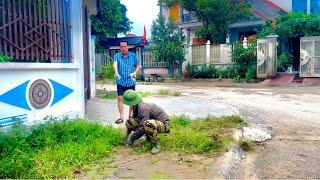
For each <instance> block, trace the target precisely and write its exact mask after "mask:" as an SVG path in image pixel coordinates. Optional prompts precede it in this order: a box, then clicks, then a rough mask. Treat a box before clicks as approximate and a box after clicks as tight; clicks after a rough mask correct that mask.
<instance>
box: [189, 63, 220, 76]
mask: <svg viewBox="0 0 320 180" xmlns="http://www.w3.org/2000/svg"><path fill="white" fill-rule="evenodd" d="M216 74H217V69H216V68H215V67H214V66H212V65H207V64H204V65H202V66H201V67H200V69H198V68H197V67H194V69H193V77H194V78H213V77H215V75H216Z"/></svg>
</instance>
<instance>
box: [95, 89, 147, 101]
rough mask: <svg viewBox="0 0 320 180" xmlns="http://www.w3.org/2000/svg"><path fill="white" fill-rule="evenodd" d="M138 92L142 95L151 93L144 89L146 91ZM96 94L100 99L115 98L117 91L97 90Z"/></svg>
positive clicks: (145, 95)
mask: <svg viewBox="0 0 320 180" xmlns="http://www.w3.org/2000/svg"><path fill="white" fill-rule="evenodd" d="M138 93H140V95H141V96H142V97H147V96H151V95H152V93H151V92H149V91H146V92H142V91H138ZM96 96H97V98H100V99H117V98H118V93H117V91H106V90H97V95H96Z"/></svg>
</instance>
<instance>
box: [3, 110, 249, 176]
mask: <svg viewBox="0 0 320 180" xmlns="http://www.w3.org/2000/svg"><path fill="white" fill-rule="evenodd" d="M243 125H245V122H244V121H243V120H242V119H241V118H240V117H237V116H231V117H222V118H214V117H208V118H200V119H197V120H195V121H191V120H190V119H189V118H188V117H185V116H174V117H172V121H171V124H170V128H171V132H170V133H168V134H160V140H161V144H162V150H163V151H167V152H178V153H189V154H205V155H209V156H215V155H218V154H219V153H221V152H224V151H226V150H227V149H228V147H229V145H230V144H231V143H234V142H235V140H233V139H232V134H233V133H232V129H233V128H238V127H240V126H243ZM123 139H124V131H123V130H119V129H115V128H112V127H104V126H102V125H100V124H97V123H92V122H89V121H85V120H62V121H53V120H52V121H48V122H46V123H43V124H39V125H35V126H31V127H26V126H23V125H15V126H13V127H12V128H11V129H10V130H7V131H6V132H0V163H1V166H0V178H3V179H7V178H13V179H25V178H26V179H29V178H31V179H40V178H41V179H51V178H74V177H76V175H77V173H79V172H81V171H90V170H91V168H92V164H96V165H98V166H99V167H100V168H98V169H97V173H99V172H98V171H100V173H101V172H104V170H103V169H101V168H103V167H104V168H110V167H106V164H105V163H106V162H107V160H106V159H111V158H112V154H113V153H116V152H117V150H120V149H121V148H127V147H125V146H124V143H123ZM139 143H140V144H139ZM150 148H151V144H150V143H147V142H146V143H144V142H143V140H139V141H138V143H137V147H135V150H136V151H139V152H142V153H149V150H150ZM114 168H115V167H114ZM108 172H111V171H108Z"/></svg>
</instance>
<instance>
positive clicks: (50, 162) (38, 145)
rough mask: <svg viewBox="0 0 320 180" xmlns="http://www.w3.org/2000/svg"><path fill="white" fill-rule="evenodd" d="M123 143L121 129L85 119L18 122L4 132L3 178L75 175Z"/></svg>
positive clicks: (0, 142) (0, 141) (0, 151)
mask: <svg viewBox="0 0 320 180" xmlns="http://www.w3.org/2000/svg"><path fill="white" fill-rule="evenodd" d="M121 144H123V133H122V132H121V131H119V130H115V129H113V128H111V127H103V126H101V125H99V124H96V123H91V122H87V121H84V120H75V121H70V120H64V121H59V122H58V121H53V122H48V123H45V124H40V125H36V126H33V127H25V126H22V125H17V126H14V127H12V129H11V130H10V131H8V132H6V133H3V132H2V133H0V163H1V164H2V165H1V166H0V178H14V179H16V178H19V179H20V178H32V179H34V178H37V179H38V178H41V179H42V178H46V179H47V178H71V177H73V171H74V170H75V169H77V168H81V167H83V166H85V165H88V164H91V163H94V162H97V161H98V160H99V159H101V158H102V157H106V156H109V155H110V153H111V152H112V151H114V147H115V146H118V145H121Z"/></svg>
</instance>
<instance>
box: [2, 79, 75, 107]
mask: <svg viewBox="0 0 320 180" xmlns="http://www.w3.org/2000/svg"><path fill="white" fill-rule="evenodd" d="M29 82H30V80H28V81H26V82H24V83H22V84H20V85H19V86H17V87H15V88H13V89H11V90H9V91H7V92H5V93H4V94H2V95H0V102H4V103H7V104H10V105H13V106H17V107H21V108H24V109H27V110H31V108H30V106H29V104H28V101H27V96H26V93H27V92H28V99H29V102H30V104H31V106H32V107H33V108H35V109H42V108H44V107H46V106H47V105H48V104H49V103H50V100H51V98H52V92H53V100H52V103H51V106H53V105H55V104H56V103H58V102H59V101H61V100H62V99H64V98H65V97H66V96H68V95H69V94H71V93H72V92H73V90H72V89H70V88H69V87H67V86H64V85H62V84H60V83H58V82H56V81H54V80H51V79H49V82H50V84H51V86H52V89H51V87H50V85H49V83H48V82H47V81H45V80H43V79H38V80H36V81H34V82H33V83H32V84H31V85H30V88H29V90H28V91H27V87H28V84H29Z"/></svg>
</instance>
